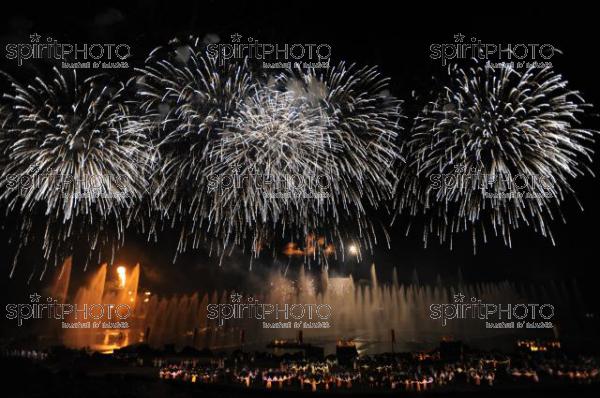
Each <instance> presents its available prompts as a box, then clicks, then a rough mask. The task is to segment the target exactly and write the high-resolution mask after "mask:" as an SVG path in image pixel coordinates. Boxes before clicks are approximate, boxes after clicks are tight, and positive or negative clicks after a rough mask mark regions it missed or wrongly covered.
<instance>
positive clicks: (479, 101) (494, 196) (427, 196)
mask: <svg viewBox="0 0 600 398" xmlns="http://www.w3.org/2000/svg"><path fill="white" fill-rule="evenodd" d="M449 76H450V82H449V84H448V85H447V86H446V87H444V89H443V90H442V92H441V93H440V94H439V95H438V96H437V98H436V99H435V100H434V101H433V102H431V103H429V104H428V105H427V106H425V108H424V109H423V111H422V112H421V114H420V115H419V116H418V117H417V118H416V120H415V123H414V127H413V129H412V132H411V135H410V137H409V138H408V139H407V141H406V142H405V144H404V147H403V150H404V152H405V153H406V154H407V166H406V167H405V168H404V169H402V170H401V172H400V178H399V183H398V187H397V201H396V205H397V209H398V211H399V212H403V211H406V212H408V213H409V214H411V215H416V214H419V213H423V214H424V216H425V218H426V220H427V221H426V223H425V226H424V229H423V240H424V242H425V244H427V241H428V236H429V235H431V234H434V235H437V237H438V239H439V241H440V242H445V241H447V240H449V241H450V243H452V236H453V235H454V234H457V233H462V232H471V234H472V237H473V245H474V248H475V246H476V244H477V240H478V237H479V236H480V237H481V239H482V240H483V241H486V240H487V237H488V231H490V230H491V231H493V233H494V235H497V236H498V235H501V236H502V238H503V240H504V242H505V244H507V245H509V246H510V245H511V231H512V230H516V229H518V228H519V227H521V226H522V225H525V226H528V227H531V228H533V229H534V230H536V231H538V232H539V233H541V234H542V235H543V236H546V237H550V238H551V239H552V241H553V237H552V233H551V231H550V229H549V223H550V221H551V220H552V219H554V218H556V217H557V216H559V217H562V215H561V213H560V204H561V203H562V202H563V201H564V200H565V198H566V197H570V196H574V191H573V188H572V186H571V181H572V180H573V179H574V178H576V177H578V176H582V175H584V174H586V173H587V172H589V173H592V172H591V170H590V169H589V164H590V163H591V154H592V150H591V149H590V147H591V144H592V143H593V136H594V134H595V132H594V131H592V130H587V129H583V128H580V127H579V124H580V122H579V117H580V116H581V115H582V114H583V113H584V111H585V109H586V107H587V105H586V104H585V102H584V100H583V99H582V97H581V96H580V94H579V93H578V92H577V91H573V90H570V89H569V88H568V84H567V81H565V80H564V79H563V78H562V76H561V75H558V74H556V73H555V72H553V71H552V70H551V69H529V70H527V71H524V72H519V71H516V70H514V69H512V68H510V67H501V68H492V67H489V66H475V67H473V68H470V69H460V68H456V67H454V68H451V69H449Z"/></svg>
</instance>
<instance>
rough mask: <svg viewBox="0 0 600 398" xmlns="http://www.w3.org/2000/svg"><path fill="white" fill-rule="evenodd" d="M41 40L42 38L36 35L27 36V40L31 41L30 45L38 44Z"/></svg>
mask: <svg viewBox="0 0 600 398" xmlns="http://www.w3.org/2000/svg"><path fill="white" fill-rule="evenodd" d="M41 38H42V36H40V35H38V34H37V33H34V34H32V35H29V39H31V42H32V43H39V42H40V39H41Z"/></svg>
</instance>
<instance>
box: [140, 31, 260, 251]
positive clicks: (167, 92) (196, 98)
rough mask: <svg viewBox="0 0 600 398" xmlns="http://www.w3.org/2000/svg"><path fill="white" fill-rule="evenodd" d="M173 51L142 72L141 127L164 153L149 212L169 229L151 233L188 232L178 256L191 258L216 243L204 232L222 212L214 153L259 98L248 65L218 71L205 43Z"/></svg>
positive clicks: (161, 52)
mask: <svg viewBox="0 0 600 398" xmlns="http://www.w3.org/2000/svg"><path fill="white" fill-rule="evenodd" d="M170 44H171V45H170V46H166V47H159V48H157V49H155V50H154V51H153V52H152V53H151V54H150V56H149V57H148V58H147V59H146V63H145V66H144V67H143V68H141V69H138V70H137V72H138V73H139V77H138V79H137V80H138V95H137V101H138V107H139V109H140V111H141V113H142V115H143V117H142V118H140V119H137V120H136V121H135V122H134V124H137V128H138V130H143V131H145V132H146V135H147V136H149V137H151V139H152V140H153V142H154V143H156V146H157V148H158V156H159V159H158V160H157V161H158V167H157V168H156V169H155V172H154V174H153V176H152V178H151V184H152V186H153V189H152V192H153V193H154V194H153V196H152V198H151V202H152V203H151V204H150V206H149V208H150V213H158V216H157V218H159V219H160V220H161V221H162V223H161V225H153V226H151V228H150V229H151V230H154V231H156V230H157V229H164V228H165V227H175V226H177V227H178V228H180V233H179V234H180V240H179V244H178V248H177V252H183V251H185V250H187V249H188V244H189V245H190V246H192V248H194V249H195V248H198V247H199V245H200V244H201V243H202V242H203V241H205V240H209V239H208V236H207V234H206V233H205V230H204V228H205V225H206V223H207V222H208V221H209V212H210V210H209V209H210V208H211V207H213V206H214V205H213V204H212V203H211V202H210V200H211V199H212V198H211V197H210V196H207V192H208V189H207V183H208V179H207V176H206V174H205V170H206V168H207V161H208V155H207V154H208V152H209V150H210V148H211V146H213V145H215V142H218V140H219V139H220V134H221V133H222V132H223V130H224V128H225V125H226V123H227V120H228V118H229V117H231V116H232V115H233V112H234V110H235V109H237V107H238V106H239V105H240V104H241V103H242V102H243V101H244V100H245V99H246V98H247V97H249V96H250V95H252V93H253V92H255V79H254V76H253V75H252V73H251V71H250V69H249V68H248V64H247V63H246V62H245V61H242V62H239V63H234V62H232V63H228V64H226V65H218V64H217V62H216V60H214V59H212V58H210V57H207V56H206V54H205V53H204V50H203V48H202V44H201V43H199V41H198V39H194V38H191V43H190V44H184V43H181V42H179V41H178V40H174V41H172V42H171V43H170ZM217 221H221V220H217Z"/></svg>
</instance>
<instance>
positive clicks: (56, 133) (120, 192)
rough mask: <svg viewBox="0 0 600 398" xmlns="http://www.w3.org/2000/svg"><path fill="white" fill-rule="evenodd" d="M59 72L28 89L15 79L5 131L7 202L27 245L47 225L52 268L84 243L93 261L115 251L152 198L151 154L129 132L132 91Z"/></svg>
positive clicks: (43, 233)
mask: <svg viewBox="0 0 600 398" xmlns="http://www.w3.org/2000/svg"><path fill="white" fill-rule="evenodd" d="M53 73H54V77H53V78H52V79H50V80H48V81H44V80H42V79H41V78H37V79H36V80H35V82H34V83H33V84H29V85H22V84H20V83H18V82H16V81H13V82H12V93H11V94H8V95H5V98H6V100H7V101H8V102H9V104H10V106H11V108H12V109H13V110H14V122H13V123H12V124H11V125H10V127H9V128H8V129H7V133H6V137H7V139H6V142H7V148H8V156H7V158H6V167H5V168H4V169H3V171H2V180H1V182H0V186H1V190H2V194H1V195H0V199H1V200H2V201H3V202H4V204H5V205H6V206H7V208H8V210H9V211H14V210H16V211H19V212H20V213H21V214H22V216H23V218H24V221H23V222H22V224H21V226H20V229H21V231H20V235H21V239H20V241H21V242H23V244H27V242H28V238H29V237H30V236H31V235H32V229H36V231H37V228H39V227H40V226H41V228H42V230H41V232H40V231H37V232H39V234H38V233H36V234H34V235H36V236H37V235H39V236H42V237H43V238H42V240H43V252H44V259H45V260H46V261H48V262H49V261H50V260H53V261H54V262H55V263H57V262H62V260H63V258H64V257H66V256H67V255H69V254H72V253H73V251H74V250H75V246H76V245H78V244H81V241H80V240H83V241H84V242H85V244H86V246H87V247H88V248H89V252H88V255H90V256H91V254H92V253H93V252H98V253H100V251H101V250H103V249H104V248H106V247H107V246H111V247H112V250H113V253H114V249H115V247H116V246H118V245H119V244H121V243H122V240H123V230H124V227H125V225H124V224H125V219H126V217H125V213H126V211H127V209H128V208H129V207H130V206H131V205H132V203H133V202H134V201H136V200H139V198H141V197H142V195H144V193H145V189H146V186H145V181H146V172H147V170H146V165H147V159H148V154H149V153H151V150H150V148H149V147H148V145H147V144H146V143H145V142H146V141H145V139H144V137H143V136H142V135H141V134H139V133H138V132H136V131H135V130H134V129H128V128H127V122H128V117H129V104H128V103H127V101H126V100H125V98H124V95H123V91H124V89H125V85H123V84H121V85H120V86H118V87H113V86H111V85H106V84H104V77H103V76H95V77H92V78H89V79H86V80H83V81H81V80H79V79H78V78H77V75H76V73H75V72H72V73H67V74H63V73H61V72H59V71H58V70H57V69H54V70H53ZM36 217H39V218H36ZM34 218H35V219H36V220H38V219H40V218H41V219H43V220H45V221H44V222H43V223H41V224H40V223H38V222H37V221H36V222H35V223H34V222H33V219H34ZM34 224H35V225H34ZM38 224H40V225H38ZM113 234H114V236H113ZM98 255H100V254H98ZM13 271H14V268H13ZM42 274H43V273H42Z"/></svg>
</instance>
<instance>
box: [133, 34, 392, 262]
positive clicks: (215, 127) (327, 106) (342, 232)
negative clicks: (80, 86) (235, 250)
mask: <svg viewBox="0 0 600 398" xmlns="http://www.w3.org/2000/svg"><path fill="white" fill-rule="evenodd" d="M175 44H176V47H175V49H172V48H171V49H168V50H167V51H166V53H165V51H164V49H159V50H156V51H154V52H153V53H152V54H151V56H150V57H149V59H148V61H147V65H146V67H145V68H143V69H141V70H140V72H141V78H140V79H139V84H140V86H141V90H140V96H139V97H140V107H141V109H142V110H143V111H145V112H146V117H145V118H144V122H143V123H145V124H146V125H147V126H148V129H150V130H152V131H153V133H152V134H153V136H155V137H157V142H158V143H159V144H158V146H159V148H160V154H161V164H162V166H161V167H160V170H159V173H157V174H160V175H161V177H159V179H160V183H159V189H158V192H159V198H158V200H157V201H156V202H157V204H158V206H160V208H161V212H162V215H163V216H165V219H168V220H169V221H170V222H171V225H175V224H177V225H182V227H181V232H180V241H179V245H178V248H177V250H178V252H183V251H185V250H187V249H189V248H190V247H191V248H197V247H198V246H199V245H200V244H201V242H202V241H204V240H210V239H213V238H215V239H216V241H217V243H218V245H217V247H218V251H219V252H221V253H224V252H225V251H226V250H227V248H228V247H229V246H231V245H242V246H245V245H246V243H248V246H249V247H251V248H252V249H251V250H252V251H253V252H254V254H255V255H258V250H259V249H260V248H261V247H262V246H263V244H262V243H263V242H265V241H269V240H270V239H272V238H273V237H274V236H277V235H278V236H281V237H283V236H286V237H290V238H292V239H297V240H300V241H302V240H304V239H306V237H307V236H309V235H310V234H315V235H319V236H322V235H326V236H327V237H328V240H329V241H332V242H334V241H338V242H341V241H342V240H343V239H344V238H347V237H348V236H350V235H352V236H359V237H360V238H361V239H365V241H366V244H365V247H369V248H372V246H373V245H374V244H375V242H376V238H375V235H374V234H375V232H374V231H375V227H374V226H373V224H372V223H371V222H370V221H369V220H368V219H367V217H365V214H366V207H368V206H371V207H374V208H376V207H377V206H378V205H379V203H380V202H381V201H382V200H385V199H389V198H391V195H392V191H393V185H394V180H393V179H394V178H395V176H394V175H393V174H392V172H391V168H390V165H393V164H394V162H395V161H397V160H398V159H399V157H398V153H399V151H398V148H397V146H396V144H395V140H396V136H397V129H398V124H397V123H398V119H399V117H400V110H399V105H400V103H399V101H398V100H396V99H394V98H393V97H391V96H389V95H387V93H386V91H385V89H386V85H387V80H386V79H382V78H380V76H379V74H378V73H377V71H376V69H375V68H362V69H359V68H357V67H354V66H351V67H346V66H345V65H344V64H340V65H339V66H337V67H334V68H332V70H330V71H328V72H327V73H326V74H318V73H316V72H315V71H314V70H310V71H301V70H297V71H293V72H292V71H290V72H289V73H285V74H283V75H280V76H260V77H259V76H257V75H256V74H254V73H252V72H251V71H250V69H251V68H250V67H249V66H248V63H247V60H245V61H241V62H231V63H227V64H225V65H218V64H217V63H216V61H215V60H213V59H211V58H210V57H207V56H206V54H204V52H203V50H202V48H201V46H198V42H197V41H195V42H194V44H193V45H186V46H183V45H179V43H178V42H176V43H175ZM224 176H225V177H226V178H227V179H228V181H229V182H231V181H233V183H234V186H228V187H227V189H222V188H223V185H222V181H223V177H224ZM257 177H258V178H260V179H261V180H260V183H261V184H262V186H260V187H258V186H257V185H256V183H257ZM263 177H266V178H268V179H269V181H274V182H275V184H271V185H270V187H269V188H268V189H265V186H264V178H263ZM323 179H326V180H327V181H326V184H325V181H323ZM236 181H242V184H241V185H238V186H235V182H236ZM290 181H293V182H292V184H298V182H300V184H301V185H302V186H301V187H298V186H294V187H293V188H294V189H292V190H290V189H289V188H290V186H289V185H290ZM216 182H218V184H216V185H217V188H216V189H215V187H214V185H215V183H216ZM282 182H285V184H287V185H286V187H287V188H286V189H283V190H278V189H273V186H275V185H277V186H278V187H281V185H280V184H281V183H282ZM323 185H326V186H327V190H328V192H326V194H324V193H323V192H322V191H323V189H321V188H322V186H323ZM297 188H299V189H297ZM307 195H309V196H310V197H307ZM348 226H350V227H351V228H347V227H348ZM356 229H358V232H356ZM207 236H208V238H207ZM340 246H343V243H341V244H340Z"/></svg>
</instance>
